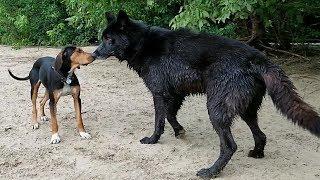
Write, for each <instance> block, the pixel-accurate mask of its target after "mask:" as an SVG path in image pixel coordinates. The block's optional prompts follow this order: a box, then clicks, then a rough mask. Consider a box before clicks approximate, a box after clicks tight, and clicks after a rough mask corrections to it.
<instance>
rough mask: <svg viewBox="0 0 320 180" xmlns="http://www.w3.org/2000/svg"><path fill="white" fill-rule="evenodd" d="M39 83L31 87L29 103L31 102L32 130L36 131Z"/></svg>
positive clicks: (37, 124) (37, 126)
mask: <svg viewBox="0 0 320 180" xmlns="http://www.w3.org/2000/svg"><path fill="white" fill-rule="evenodd" d="M40 84H41V82H40V81H38V82H37V83H36V84H35V85H34V86H33V87H32V92H31V93H32V95H31V101H32V122H31V125H32V129H38V128H39V123H38V121H37V97H38V90H39V87H40Z"/></svg>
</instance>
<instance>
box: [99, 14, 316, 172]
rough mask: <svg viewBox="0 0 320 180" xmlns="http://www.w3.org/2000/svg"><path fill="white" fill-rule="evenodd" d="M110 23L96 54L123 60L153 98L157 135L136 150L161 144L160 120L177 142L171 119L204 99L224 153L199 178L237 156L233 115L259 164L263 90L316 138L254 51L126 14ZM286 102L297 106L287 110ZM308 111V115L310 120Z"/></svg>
mask: <svg viewBox="0 0 320 180" xmlns="http://www.w3.org/2000/svg"><path fill="white" fill-rule="evenodd" d="M107 20H108V22H109V24H108V26H107V28H106V29H105V30H104V32H103V35H102V38H103V42H102V43H101V45H100V46H99V47H98V48H97V50H96V51H95V52H94V53H95V54H96V55H97V56H100V57H105V58H106V57H109V56H111V55H114V56H116V57H117V58H118V59H119V60H120V61H123V60H126V61H127V62H128V66H129V67H130V68H132V69H134V70H135V71H136V72H137V73H138V75H139V76H140V77H141V78H142V79H143V80H144V83H145V85H146V86H147V87H148V89H149V90H150V92H151V93H152V95H153V100H154V108H155V130H154V133H153V134H152V136H151V137H145V138H143V139H141V143H143V144H153V143H157V142H158V140H159V138H160V136H161V134H162V133H163V131H164V125H165V118H167V120H168V122H169V123H170V124H171V126H172V127H173V129H174V131H175V135H176V136H179V135H180V134H182V133H184V129H183V127H182V126H181V125H180V124H179V123H178V121H177V119H176V115H177V111H178V110H179V108H180V107H181V105H182V102H183V101H184V99H185V97H186V96H188V95H190V94H206V95H207V109H208V113H209V116H210V121H211V123H212V125H213V128H214V130H215V131H216V132H217V134H218V135H219V138H220V148H221V151H220V156H219V158H218V160H217V161H216V162H215V163H214V165H213V166H211V167H210V168H208V169H202V170H200V171H199V172H198V173H197V175H198V176H201V177H213V176H216V175H218V174H219V173H220V171H221V170H222V169H223V168H224V167H225V165H226V164H227V163H228V161H229V160H230V158H231V157H232V155H233V153H234V152H235V151H236V150H237V145H236V143H235V142H234V139H233V137H232V134H231V131H230V126H231V124H232V120H233V119H234V118H235V117H236V116H238V115H239V116H241V118H242V119H243V120H244V121H245V122H246V123H247V124H248V126H249V127H250V129H251V131H252V133H253V137H254V141H255V147H254V149H253V150H251V151H250V152H249V156H250V157H254V158H262V157H264V147H265V144H266V136H265V134H264V133H263V132H262V131H261V130H260V128H259V126H258V122H257V111H258V109H259V108H260V105H261V102H262V99H263V96H264V95H265V92H266V89H267V90H268V92H269V94H270V95H271V97H272V99H273V101H274V102H275V104H276V106H277V108H279V109H280V110H281V112H282V113H283V114H285V115H287V116H288V117H289V118H291V119H292V120H293V122H298V124H299V125H301V126H302V127H304V128H306V129H308V130H310V131H311V132H312V133H313V134H315V135H318V136H319V135H320V119H319V116H318V115H317V113H316V112H314V111H313V110H312V108H311V107H310V106H308V105H307V104H303V101H302V100H301V98H300V97H299V96H298V95H297V93H296V92H295V88H294V86H293V84H292V83H291V81H290V80H289V78H288V77H287V76H286V75H285V74H284V72H283V71H282V70H281V69H280V68H279V67H278V66H276V65H274V64H273V63H272V62H270V61H269V60H268V59H267V58H266V57H265V56H264V55H263V54H262V53H261V52H259V51H258V50H256V49H254V48H252V47H250V46H248V45H246V44H243V43H241V42H239V41H236V40H232V39H228V38H224V37H220V36H214V35H208V34H203V33H200V34H197V33H193V32H190V31H188V30H177V31H171V30H168V29H164V28H160V27H151V26H148V25H146V24H144V23H142V22H137V21H134V20H130V19H129V17H128V16H127V14H126V13H125V12H123V11H120V12H119V14H118V17H117V18H116V17H115V16H113V15H112V14H107ZM288 103H289V104H290V103H293V105H294V103H296V105H295V106H294V107H287V105H286V104H288ZM297 104H299V105H301V106H299V105H297ZM302 106H303V107H302ZM308 110H309V111H308ZM308 112H313V114H312V115H310V117H309V116H308V115H307V113H308ZM303 117H304V118H303ZM303 123H304V124H303Z"/></svg>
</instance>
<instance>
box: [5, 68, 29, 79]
mask: <svg viewBox="0 0 320 180" xmlns="http://www.w3.org/2000/svg"><path fill="white" fill-rule="evenodd" d="M8 72H9V74H10V76H11V77H12V78H13V79H16V80H19V81H25V80H28V79H30V76H29V75H28V76H27V77H23V78H20V77H17V76H15V75H13V74H12V72H11V71H10V69H8Z"/></svg>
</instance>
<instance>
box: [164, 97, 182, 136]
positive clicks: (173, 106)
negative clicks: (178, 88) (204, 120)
mask: <svg viewBox="0 0 320 180" xmlns="http://www.w3.org/2000/svg"><path fill="white" fill-rule="evenodd" d="M183 100H184V97H174V98H170V99H168V100H167V101H166V104H167V106H168V110H167V120H168V122H169V123H170V125H171V126H172V128H173V130H174V135H175V136H176V138H181V137H183V136H184V134H185V130H184V129H183V127H182V126H181V125H180V124H179V122H178V121H177V117H176V116H177V112H178V110H179V109H180V107H181V105H182V102H183Z"/></svg>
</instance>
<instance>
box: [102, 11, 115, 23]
mask: <svg viewBox="0 0 320 180" xmlns="http://www.w3.org/2000/svg"><path fill="white" fill-rule="evenodd" d="M104 15H105V17H106V19H107V22H108V23H111V22H113V21H115V20H116V16H115V15H113V14H112V13H111V12H106V13H105V14H104Z"/></svg>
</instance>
